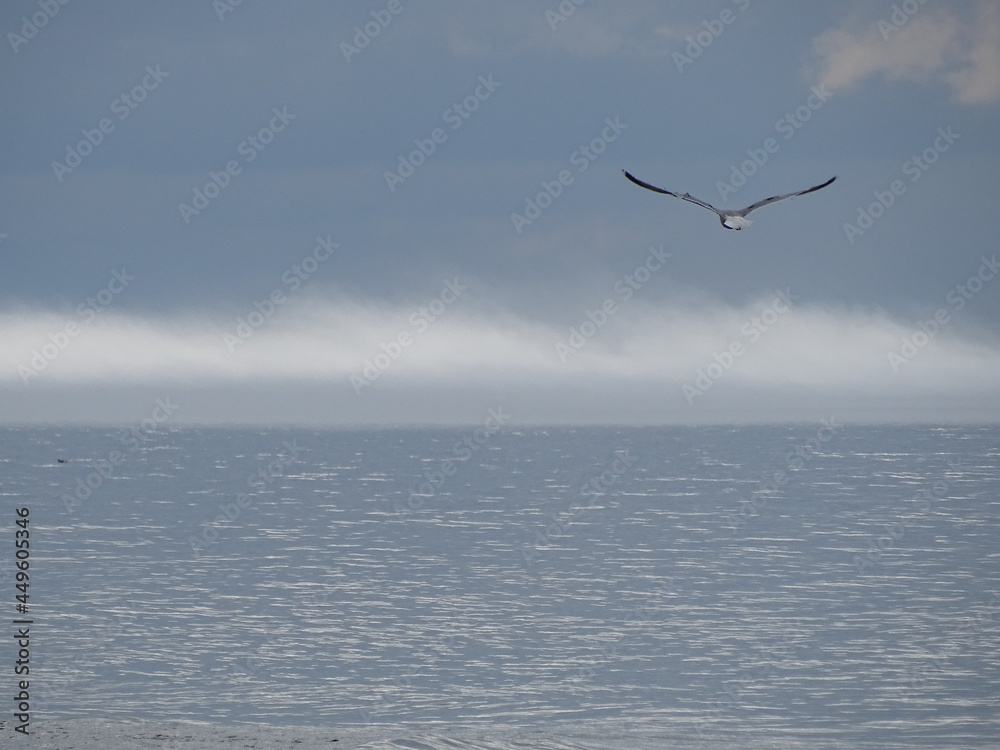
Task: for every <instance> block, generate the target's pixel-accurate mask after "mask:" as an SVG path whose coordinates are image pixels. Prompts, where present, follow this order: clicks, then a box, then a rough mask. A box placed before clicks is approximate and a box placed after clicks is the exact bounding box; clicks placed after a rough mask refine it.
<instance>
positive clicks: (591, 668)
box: [577, 579, 675, 680]
mask: <svg viewBox="0 0 1000 750" xmlns="http://www.w3.org/2000/svg"><path fill="white" fill-rule="evenodd" d="M667 581H668V583H671V584H672V580H671V579H667ZM650 593H651V594H653V595H655V594H657V593H660V594H665V595H668V596H669V595H671V594H674V593H675V591H674V590H673V589H672V588H671V587H670V586H667V585H664V584H663V583H660V584H659V586H658V589H654V590H653V591H652V592H650ZM650 598H652V597H650ZM655 612H656V610H655V609H654V608H653V607H652V606H651V605H649V604H640V605H638V606H636V607H630V608H629V609H627V610H626V611H625V615H624V617H622V624H623V625H624V626H625V627H627V628H629V629H632V630H634V629H637V628H639V627H641V626H643V625H649V624H651V623H653V622H655V620H654V619H653V614H654V613H655ZM629 636H630V634H629V633H628V632H625V633H622V632H619V633H616V634H615V637H614V638H613V639H612V638H608V639H606V640H604V641H603V642H602V643H601V647H600V649H599V650H598V655H596V656H592V657H589V658H588V660H587V662H586V663H585V664H583V665H581V666H580V667H579V669H578V676H577V679H585V680H592V679H594V678H595V677H596V676H597V670H598V668H599V667H606V666H608V665H610V664H614V663H616V662H618V661H621V660H622V659H623V658H625V646H626V645H628V641H629Z"/></svg>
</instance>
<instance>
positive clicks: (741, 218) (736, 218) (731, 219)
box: [622, 169, 837, 230]
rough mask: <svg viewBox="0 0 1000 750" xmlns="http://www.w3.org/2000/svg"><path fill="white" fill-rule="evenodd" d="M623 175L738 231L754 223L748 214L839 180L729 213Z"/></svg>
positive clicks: (777, 196) (692, 198) (830, 180)
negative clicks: (698, 208)
mask: <svg viewBox="0 0 1000 750" xmlns="http://www.w3.org/2000/svg"><path fill="white" fill-rule="evenodd" d="M622 174H624V175H625V176H626V177H628V178H629V179H630V180H631V181H632V182H634V183H635V184H636V185H638V186H639V187H644V188H646V190H652V191H653V192H654V193H663V194H664V195H672V196H674V198H680V199H681V200H685V201H688V202H689V203H694V204H695V205H697V206H702V207H703V208H707V209H708V210H709V211H714V212H715V213H716V215H717V216H718V217H719V221H720V222H721V223H722V226H724V227H725V228H726V229H737V230H739V229H743V228H744V227H748V226H750V225H751V224H752V223H753V222H751V221H750V220H749V219H748V218H747V214H748V213H750V212H751V211H756V210H757V209H758V208H760V207H761V206H766V205H768V204H769V203H777V202H778V201H783V200H785V198H794V197H795V196H796V195H805V194H806V193H811V192H813V191H814V190H819V189H820V188H825V187H826V186H827V185H829V184H830V183H831V182H833V181H834V180H836V179H837V178H836V177H831V178H830V179H829V180H827V181H826V182H824V183H823V184H822V185H814V186H813V187H811V188H808V189H807V190H800V191H799V192H797V193H785V194H784V195H775V196H772V197H771V198H765V199H764V200H762V201H757V202H756V203H751V204H750V205H749V206H747V207H746V208H741V209H739V210H736V211H729V210H726V209H721V208H716V207H715V206H713V205H712V204H711V203H706V202H705V201H703V200H698V199H697V198H695V197H694V196H693V195H691V194H690V193H684V195H680V194H678V193H671V192H670V191H669V190H664V189H663V188H658V187H656V186H655V185H650V184H649V183H648V182H643V181H642V180H640V179H637V178H636V177H633V176H632V175H630V174H629V173H628V172H626V171H625V170H624V169H623V170H622Z"/></svg>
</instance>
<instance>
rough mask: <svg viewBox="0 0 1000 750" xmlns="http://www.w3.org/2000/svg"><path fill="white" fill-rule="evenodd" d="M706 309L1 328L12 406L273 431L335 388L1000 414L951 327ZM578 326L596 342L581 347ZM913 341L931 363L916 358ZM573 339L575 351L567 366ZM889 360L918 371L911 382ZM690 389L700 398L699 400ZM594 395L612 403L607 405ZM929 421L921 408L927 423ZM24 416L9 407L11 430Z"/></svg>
mask: <svg viewBox="0 0 1000 750" xmlns="http://www.w3.org/2000/svg"><path fill="white" fill-rule="evenodd" d="M707 304H708V303H705V302H704V301H695V300H693V299H689V300H686V301H683V302H674V303H671V304H665V305H658V306H655V307H654V306H645V305H643V304H641V303H640V302H639V301H632V302H630V303H628V304H625V303H622V304H621V305H620V306H619V307H618V309H617V311H616V312H614V313H613V314H612V315H610V316H608V318H607V320H606V321H605V322H603V324H602V325H601V326H600V327H598V326H596V325H593V324H591V323H590V321H591V320H594V319H597V320H598V321H600V318H601V316H600V315H588V312H593V311H594V310H596V309H597V308H598V307H599V305H593V306H591V307H589V308H588V307H584V308H581V309H580V310H579V311H578V312H579V314H578V315H576V316H575V317H573V318H572V319H573V320H574V321H575V322H573V323H571V324H570V325H565V326H556V325H553V324H551V323H543V322H538V321H530V320H525V319H522V318H518V317H516V316H513V315H509V314H507V315H505V314H500V315H497V314H496V313H492V314H491V315H490V316H489V317H486V316H484V315H479V314H478V313H477V312H476V311H475V310H473V309H472V307H471V306H470V305H466V303H465V301H464V300H459V301H458V302H456V303H454V305H452V306H451V307H450V308H447V309H444V311H443V312H442V313H441V314H440V315H439V316H438V317H437V318H436V319H434V320H433V321H432V322H431V321H429V319H428V318H427V317H425V316H422V315H417V316H416V317H414V314H415V313H417V311H418V309H419V308H418V307H414V308H412V309H410V308H375V307H371V306H361V305H358V304H353V303H345V302H342V303H331V302H328V301H322V300H319V299H312V300H294V301H291V302H289V303H288V304H287V305H286V306H284V307H283V308H281V309H280V310H279V311H278V313H277V314H276V315H275V316H274V317H273V318H272V319H270V320H267V321H263V324H262V325H260V327H259V329H258V330H255V331H254V332H253V333H252V335H250V336H249V337H248V338H247V339H246V342H245V343H243V344H240V345H237V346H235V347H232V348H233V349H234V351H233V352H230V351H229V348H230V346H227V343H226V341H225V340H224V334H226V333H227V332H228V333H230V334H232V333H234V332H235V331H236V322H235V320H233V319H226V320H219V319H207V318H206V319H197V318H194V317H189V318H187V319H184V320H171V319H157V318H142V317H136V316H130V315H125V314H121V313H116V312H114V311H111V310H108V311H106V312H104V313H102V315H101V316H100V317H99V318H98V319H97V320H94V321H92V322H90V323H89V324H88V325H86V326H81V330H80V332H79V334H78V335H76V336H74V337H72V338H70V339H69V340H68V341H67V340H66V339H65V338H61V337H60V332H65V330H66V324H67V322H68V321H69V320H72V317H70V318H67V317H66V316H62V315H59V314H55V313H52V312H40V313H39V312H35V313H26V312H23V311H21V312H9V313H5V314H0V342H3V344H2V346H0V391H3V392H4V393H5V396H4V401H5V402H8V400H9V403H10V404H12V405H13V404H14V403H15V401H16V400H17V398H18V397H19V394H21V395H24V396H31V394H33V393H34V394H38V393H40V392H44V391H45V389H51V388H53V387H55V388H58V389H63V390H67V389H68V390H70V391H72V390H73V389H78V390H80V392H81V393H83V392H86V390H87V389H88V388H92V387H103V386H107V385H114V386H120V387H123V388H130V387H134V386H153V385H155V386H156V387H161V386H162V387H167V388H172V389H174V390H173V391H171V392H175V391H176V389H177V388H182V387H196V388H198V387H203V388H224V389H227V390H229V391H231V392H233V393H238V392H239V391H240V389H241V388H247V389H259V388H262V387H263V388H272V389H276V390H275V394H276V395H275V397H274V400H273V401H272V402H271V403H269V404H268V407H269V409H270V411H269V412H268V414H269V415H270V416H271V418H273V417H274V415H275V414H276V413H277V414H279V415H280V413H281V408H280V407H281V399H282V398H284V397H286V396H287V394H289V393H295V392H296V390H297V389H299V388H300V387H307V388H308V387H314V386H317V385H319V386H323V387H325V388H328V389H332V391H335V392H337V393H339V394H340V396H339V397H340V398H342V399H344V400H345V401H344V403H345V404H350V403H352V402H357V401H358V399H359V398H363V399H367V402H366V403H368V404H377V403H378V402H379V399H381V398H383V397H390V398H393V397H394V396H393V394H395V397H398V394H399V393H400V392H405V393H407V394H408V401H404V404H403V406H402V407H399V408H396V407H394V408H396V411H395V412H394V418H395V420H396V421H409V419H408V417H413V416H414V415H416V414H423V413H424V412H423V411H421V409H423V408H424V407H425V406H426V402H427V401H428V400H429V399H431V398H433V397H434V396H433V394H438V397H440V394H441V393H442V392H445V393H446V392H448V390H449V389H455V390H456V391H458V390H461V391H463V392H466V393H468V392H478V393H480V394H481V395H482V401H483V402H486V401H488V400H489V398H488V397H487V395H486V394H496V393H499V394H506V396H505V397H506V398H507V399H508V400H507V401H506V403H512V402H514V403H524V404H527V403H541V404H542V407H540V408H543V407H545V406H546V404H545V400H546V399H545V398H544V396H545V394H548V393H551V392H556V393H558V394H559V396H560V398H565V399H567V403H572V408H571V410H569V411H564V412H559V411H558V410H555V411H554V412H553V413H554V414H555V415H556V416H550V417H549V419H550V420H555V421H560V415H561V417H563V418H565V419H566V420H567V421H574V422H579V421H587V420H588V417H589V418H590V419H593V420H596V421H601V420H606V419H607V416H606V415H607V413H608V411H609V404H610V403H612V402H613V403H616V404H618V406H617V407H616V409H617V411H615V412H614V413H616V414H623V415H624V414H634V415H639V416H636V417H635V418H636V419H639V418H641V417H642V416H645V415H651V414H652V413H654V410H651V409H650V408H648V407H647V406H646V405H644V404H648V403H649V401H650V399H654V398H655V401H656V406H657V409H661V408H664V407H667V406H669V408H670V409H673V410H675V411H674V412H673V414H674V415H675V416H677V415H680V417H679V418H683V420H687V421H691V420H695V421H696V420H697V416H698V414H699V412H698V410H699V409H708V410H712V409H714V408H715V407H716V406H721V405H725V404H734V403H739V402H744V403H746V402H747V401H748V399H752V400H753V403H752V404H750V405H751V406H753V407H755V408H757V409H758V410H759V412H760V414H762V415H763V417H762V418H763V419H764V420H765V421H766V420H767V419H768V415H769V414H770V415H771V417H772V418H776V419H777V418H782V419H783V418H787V417H788V412H787V410H786V409H784V408H779V407H780V406H781V405H783V404H786V403H787V399H788V394H789V393H791V392H796V393H799V394H802V393H813V394H818V395H819V396H820V398H819V399H817V398H813V402H815V401H817V400H822V394H825V393H837V394H839V396H838V398H840V402H841V403H842V404H850V403H852V400H853V403H855V404H863V403H867V402H869V401H872V400H876V401H878V403H880V404H881V405H882V406H883V407H887V408H888V407H892V406H894V405H895V406H897V407H899V408H904V407H905V409H911V407H913V405H914V403H923V404H925V405H943V404H949V403H954V400H955V398H956V397H960V399H959V400H960V401H961V399H965V400H964V401H961V404H964V408H967V409H969V410H971V412H972V413H976V405H977V404H981V403H982V402H983V400H984V399H987V400H988V402H990V403H994V404H997V403H1000V399H997V396H998V395H1000V393H998V388H1000V386H998V384H1000V348H998V347H997V346H996V344H995V343H989V342H984V341H979V340H975V339H971V338H967V337H963V336H962V335H960V334H959V331H957V330H954V326H952V325H945V326H944V327H943V328H942V330H941V331H940V332H938V333H937V335H936V336H934V337H933V338H930V339H929V340H927V341H924V338H925V337H924V336H923V334H919V333H918V334H916V336H915V332H917V331H919V329H918V328H916V326H915V324H911V323H909V322H899V321H895V320H891V319H889V318H888V317H886V316H884V315H882V314H876V313H870V312H859V311H845V310H829V309H824V308H819V307H810V306H805V305H800V304H798V303H795V304H793V305H792V306H791V307H790V308H789V309H788V311H787V312H783V311H780V310H779V308H781V307H783V305H779V304H776V303H775V296H774V295H773V294H772V295H767V296H765V297H763V298H761V299H759V300H756V301H754V302H752V303H750V304H748V305H746V306H743V307H731V306H724V305H720V304H717V303H712V304H711V305H709V306H706V305H707ZM463 305H465V306H463ZM768 310H770V312H767V311H768ZM776 310H778V311H777V312H776ZM956 317H958V316H956ZM414 321H417V323H415V322H414ZM420 321H424V322H420ZM755 321H758V322H755ZM255 322H260V321H255ZM425 323H427V324H426V325H425ZM571 327H572V328H575V329H577V330H578V331H582V333H583V336H584V338H581V339H576V340H575V342H574V341H572V340H571V339H570V328H571ZM591 328H593V330H590V329H591ZM588 334H590V336H589V338H587V335H588ZM904 338H909V339H911V340H913V342H914V345H915V348H914V349H912V350H910V351H907V350H905V349H903V347H902V342H903V340H904ZM60 342H61V343H62V345H63V348H62V349H59V343H60ZM557 342H561V343H563V344H566V345H567V346H568V347H569V351H567V350H563V354H564V356H562V357H560V354H559V351H558V350H557V348H556V343H557ZM581 342H582V346H580V347H579V348H578V349H577V348H575V346H574V343H575V344H580V343H581ZM57 350H58V351H57ZM727 352H729V353H732V352H736V353H735V354H733V355H731V354H727ZM889 352H896V353H898V354H900V355H901V356H903V358H904V360H905V361H903V362H902V363H897V366H896V368H895V369H894V368H893V367H892V366H891V363H890V360H889V358H888V356H887V355H888V353H889ZM39 355H41V356H42V357H43V358H44V359H45V360H46V361H47V364H46V365H45V367H44V369H41V371H39V372H37V374H34V375H31V376H30V377H29V378H28V382H27V383H26V384H25V383H24V382H22V377H21V375H20V374H19V371H20V373H24V372H25V369H24V368H26V367H27V368H32V367H35V368H36V369H38V368H37V365H38V363H39V361H40V360H38V358H37V357H38V356H39ZM33 362H34V365H33ZM368 363H370V364H368ZM366 367H367V370H366ZM373 367H374V369H373ZM373 373H377V377H374V378H372V377H371V376H372V374H373ZM352 376H354V377H355V378H357V377H361V378H365V379H367V380H368V381H369V382H370V385H367V386H364V387H362V388H361V389H360V391H361V395H359V393H357V392H355V390H354V389H353V388H352V387H351V385H350V379H351V378H352ZM706 376H707V377H708V380H705V377H706ZM699 378H700V385H699ZM706 383H707V384H708V385H707V387H706ZM324 384H325V385H324ZM685 385H688V386H692V387H695V388H696V389H698V390H699V391H700V392H699V393H698V394H696V395H694V396H693V397H690V398H689V397H688V396H689V394H690V391H686V392H685V391H684V390H683V389H684V386H685ZM594 388H596V389H597V390H598V391H599V392H600V393H602V394H606V395H604V396H602V397H601V398H606V399H610V401H608V402H607V403H598V401H599V399H597V400H595V399H594V397H593V393H594V392H595V391H594V390H593V389H594ZM588 389H589V390H588ZM609 394H610V395H609ZM966 402H968V403H966ZM769 404H770V406H769ZM410 405H412V409H413V411H412V413H407V411H406V410H407V409H408V408H410ZM566 408H567V409H569V408H570V407H568V406H567V407H566ZM859 408H860V407H859ZM630 409H631V411H630ZM769 409H770V411H769ZM980 411H982V410H981V409H980ZM343 412H344V410H343V409H341V413H343ZM919 414H920V411H919V408H918V409H917V410H916V411H912V409H911V412H910V416H911V417H912V418H919ZM521 416H522V418H527V419H530V416H531V415H530V414H524V413H522V415H521ZM940 416H941V415H940V414H938V415H937V417H935V418H938V417H940ZM994 416H996V415H994ZM414 418H415V417H414ZM924 418H926V415H925V417H924ZM9 419H10V417H9V414H4V413H3V411H2V410H0V421H4V420H9ZM633 421H634V420H633Z"/></svg>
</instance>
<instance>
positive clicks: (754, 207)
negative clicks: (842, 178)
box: [734, 176, 837, 216]
mask: <svg viewBox="0 0 1000 750" xmlns="http://www.w3.org/2000/svg"><path fill="white" fill-rule="evenodd" d="M836 179H837V178H836V176H834V177H831V178H830V179H829V180H827V181H826V182H824V183H823V184H822V185H814V186H813V187H811V188H808V189H806V190H800V191H798V192H797V193H785V194H784V195H775V196H772V197H770V198H765V199H764V200H762V201H757V202H756V203H752V204H750V205H749V206H747V207H746V208H741V209H740V210H739V211H734V213H736V214H738V215H739V216H746V215H747V214H748V213H750V212H751V211H756V210H757V209H758V208H760V207H761V206H766V205H767V204H768V203H777V202H778V201H783V200H785V198H794V197H795V196H797V195H805V194H806V193H811V192H812V191H813V190H819V189H820V188H825V187H826V186H827V185H829V184H830V183H831V182H833V181H834V180H836Z"/></svg>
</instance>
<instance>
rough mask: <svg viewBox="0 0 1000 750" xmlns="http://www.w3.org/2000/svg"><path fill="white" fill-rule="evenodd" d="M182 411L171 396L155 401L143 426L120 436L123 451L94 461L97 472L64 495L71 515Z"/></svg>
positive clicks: (135, 426) (91, 473)
mask: <svg viewBox="0 0 1000 750" xmlns="http://www.w3.org/2000/svg"><path fill="white" fill-rule="evenodd" d="M179 408H180V406H179V405H178V404H175V403H174V402H173V401H172V400H171V399H170V396H165V397H164V398H158V399H156V401H155V402H154V406H153V411H152V412H151V413H150V415H149V416H148V417H146V418H145V419H143V420H142V421H141V422H139V424H137V425H133V426H132V427H130V428H128V429H127V430H123V431H122V433H121V435H120V436H119V442H120V443H121V446H122V447H121V449H118V448H116V449H114V450H112V451H109V452H108V455H107V457H106V458H103V459H98V460H96V461H91V462H90V464H89V467H90V468H91V469H93V471H91V472H90V473H88V474H87V475H86V476H83V477H79V478H78V479H77V480H76V485H75V487H74V488H73V490H72V494H71V493H70V492H64V493H62V495H61V496H60V499H61V500H62V502H63V506H64V507H65V508H66V510H67V511H68V512H70V513H72V512H74V511H75V510H76V509H77V508H78V507H80V504H81V503H83V502H86V501H87V500H88V499H90V497H91V495H93V494H94V492H96V491H97V490H99V489H100V488H101V487H102V486H103V485H104V483H105V482H106V481H107V480H109V479H111V478H112V477H114V475H115V470H116V469H117V468H118V467H120V466H121V465H122V464H124V463H125V461H126V460H128V457H129V456H130V455H132V454H133V453H135V452H136V451H137V450H139V446H140V445H141V444H142V441H144V440H145V439H146V438H147V437H149V435H151V434H152V433H154V432H156V431H157V430H159V429H160V426H161V425H162V424H163V423H164V422H166V421H167V420H169V419H170V417H172V416H173V415H174V413H175V412H176V411H177V410H178V409H179Z"/></svg>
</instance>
